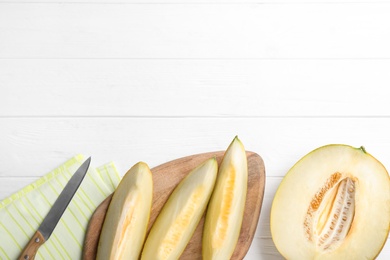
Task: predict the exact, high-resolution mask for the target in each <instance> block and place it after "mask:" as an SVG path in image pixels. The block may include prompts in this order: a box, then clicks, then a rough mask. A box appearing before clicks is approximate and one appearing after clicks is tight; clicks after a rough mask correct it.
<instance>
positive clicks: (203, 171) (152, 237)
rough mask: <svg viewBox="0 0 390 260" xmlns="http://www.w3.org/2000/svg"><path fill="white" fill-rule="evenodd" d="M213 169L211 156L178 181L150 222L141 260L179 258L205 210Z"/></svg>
mask: <svg viewBox="0 0 390 260" xmlns="http://www.w3.org/2000/svg"><path fill="white" fill-rule="evenodd" d="M217 172H218V163H217V160H216V159H215V158H211V159H208V160H206V161H205V162H203V163H202V164H200V165H199V166H198V167H196V168H195V169H194V170H192V171H191V172H190V173H189V174H188V175H187V176H186V177H185V178H184V179H183V180H182V181H181V182H180V183H179V184H178V186H177V187H176V188H175V189H174V191H173V192H172V194H171V195H170V196H169V198H168V200H167V202H166V203H165V204H164V206H163V208H162V210H161V211H160V213H159V215H158V216H157V219H156V221H155V222H154V223H153V226H152V228H151V230H150V232H149V235H148V237H147V239H146V242H145V245H144V249H143V251H142V256H141V259H142V260H151V259H153V260H159V259H179V257H180V255H181V254H182V253H183V251H184V249H185V248H186V246H187V244H188V242H189V241H190V239H191V237H192V235H193V234H194V232H195V229H196V227H197V226H198V224H199V221H200V219H201V218H202V215H203V214H204V212H205V210H206V207H207V203H208V202H209V199H210V196H211V193H212V191H213V188H214V184H215V180H216V177H217Z"/></svg>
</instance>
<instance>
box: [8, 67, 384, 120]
mask: <svg viewBox="0 0 390 260" xmlns="http://www.w3.org/2000/svg"><path fill="white" fill-rule="evenodd" d="M388 71H390V59H384V60H383V59H377V60H299V59H298V60H127V59H124V60H123V59H114V60H111V59H110V60H104V59H103V60H101V59H98V60H85V59H81V60H66V59H65V60H64V59H60V60H57V59H54V60H51V59H49V60H35V59H34V60H29V59H28V60H15V59H11V60H0V85H1V88H0V100H1V102H0V116H2V117H9V116H11V117H12V116H137V117H140V116H147V117H151V116H196V117H200V116H206V117H209V116H212V117H215V116H234V117H239V116H244V117H247V116H254V117H261V116H389V115H390V114H389V113H390V110H389V108H390V106H389V103H388V98H387V96H388V95H387V88H388V86H389V85H390V77H388ZM276 100H277V102H275V101H276Z"/></svg>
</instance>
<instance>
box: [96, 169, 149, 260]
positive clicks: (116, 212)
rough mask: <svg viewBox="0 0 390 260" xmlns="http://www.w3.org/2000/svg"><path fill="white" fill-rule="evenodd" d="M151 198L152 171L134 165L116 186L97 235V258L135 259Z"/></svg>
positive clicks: (104, 259) (143, 234) (111, 259)
mask: <svg viewBox="0 0 390 260" xmlns="http://www.w3.org/2000/svg"><path fill="white" fill-rule="evenodd" d="M152 197H153V180H152V173H151V171H150V169H149V167H148V165H147V164H146V163H144V162H139V163H137V164H135V165H134V166H133V167H132V168H131V169H130V170H129V171H128V172H127V173H126V174H125V175H124V176H123V178H122V180H121V181H120V183H119V185H118V187H117V188H116V190H115V192H114V195H113V197H112V200H111V202H110V205H109V207H108V210H107V214H106V217H105V219H104V223H103V227H102V231H101V234H100V239H99V244H98V251H97V258H96V259H97V260H116V259H133V260H137V259H139V255H140V253H141V250H142V246H143V243H144V240H145V235H146V231H147V226H148V222H149V217H150V212H151V206H152Z"/></svg>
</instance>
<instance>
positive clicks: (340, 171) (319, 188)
mask: <svg viewBox="0 0 390 260" xmlns="http://www.w3.org/2000/svg"><path fill="white" fill-rule="evenodd" d="M389 226H390V180H389V174H388V173H387V171H386V169H385V167H384V166H383V165H382V164H381V163H380V162H379V161H378V160H376V159H375V158H374V157H373V156H371V155H370V154H368V153H367V152H366V151H365V149H364V148H363V147H361V148H353V147H351V146H348V145H327V146H323V147H320V148H318V149H316V150H314V151H312V152H310V153H309V154H307V155H306V156H305V157H303V158H302V159H301V160H299V161H298V162H297V163H296V164H295V165H294V166H293V167H292V168H291V169H290V170H289V171H288V173H287V174H286V176H285V177H284V178H283V180H282V182H281V184H280V186H279V188H278V190H277V191H276V194H275V197H274V200H273V203H272V208H271V233H272V239H273V241H274V243H275V245H276V247H277V249H278V250H279V252H280V253H281V254H282V255H283V256H284V257H285V258H287V259H302V260H305V259H332V260H334V259H343V260H344V259H353V260H358V259H374V258H375V257H376V256H377V255H378V254H379V252H380V251H381V249H382V247H383V246H384V244H385V242H386V240H387V236H388V234H389Z"/></svg>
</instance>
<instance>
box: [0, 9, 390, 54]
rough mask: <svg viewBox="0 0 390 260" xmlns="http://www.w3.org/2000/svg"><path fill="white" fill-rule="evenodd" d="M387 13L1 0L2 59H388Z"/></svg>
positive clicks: (389, 26) (389, 23)
mask: <svg viewBox="0 0 390 260" xmlns="http://www.w3.org/2000/svg"><path fill="white" fill-rule="evenodd" d="M335 7H337V8H335ZM389 13H390V4H389V3H377V4H375V5H373V4H369V3H357V4H348V3H345V4H343V3H340V4H337V5H336V6H335V5H329V4H320V3H318V4H294V5H287V4H280V5H259V4H243V5H237V4H224V5H199V4H185V5H179V4H177V5H169V4H168V5H166V4H162V5H153V4H149V5H127V4H115V5H112V4H110V5H107V4H93V5H88V4H84V5H83V4H76V3H75V4H65V5H64V4H45V3H37V4H31V5H28V4H12V3H3V4H2V5H1V8H0V24H2V26H1V27H0V38H1V39H2V40H1V41H0V58H2V59H4V58H93V59H96V58H136V59H139V58H160V59H166V58H169V59H172V58H222V59H225V58H248V59H253V58H267V59H280V58H289V59H290V58H390V48H388V46H390V16H389V15H388V14H389ZM330 17H331V19H330ZM282 18H283V19H282ZM309 21H310V22H309Z"/></svg>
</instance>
